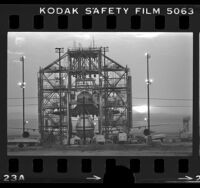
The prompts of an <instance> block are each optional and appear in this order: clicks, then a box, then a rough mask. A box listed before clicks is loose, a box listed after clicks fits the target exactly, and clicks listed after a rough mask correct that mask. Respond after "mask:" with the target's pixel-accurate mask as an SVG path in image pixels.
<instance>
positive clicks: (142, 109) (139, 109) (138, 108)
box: [133, 105, 147, 114]
mask: <svg viewBox="0 0 200 188" xmlns="http://www.w3.org/2000/svg"><path fill="white" fill-rule="evenodd" d="M133 110H134V111H136V112H138V113H141V114H142V113H146V112H147V106H146V105H142V106H134V107H133Z"/></svg>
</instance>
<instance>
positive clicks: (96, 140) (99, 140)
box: [93, 134, 106, 144]
mask: <svg viewBox="0 0 200 188" xmlns="http://www.w3.org/2000/svg"><path fill="white" fill-rule="evenodd" d="M105 142H106V140H105V136H104V135H101V134H97V135H95V136H94V137H93V143H96V144H105Z"/></svg>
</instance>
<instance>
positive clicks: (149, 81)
mask: <svg viewBox="0 0 200 188" xmlns="http://www.w3.org/2000/svg"><path fill="white" fill-rule="evenodd" d="M145 56H146V58H147V59H146V60H147V79H146V84H147V123H148V132H149V136H150V94H149V86H150V84H151V82H152V80H150V79H149V59H150V57H151V56H150V54H149V53H145Z"/></svg>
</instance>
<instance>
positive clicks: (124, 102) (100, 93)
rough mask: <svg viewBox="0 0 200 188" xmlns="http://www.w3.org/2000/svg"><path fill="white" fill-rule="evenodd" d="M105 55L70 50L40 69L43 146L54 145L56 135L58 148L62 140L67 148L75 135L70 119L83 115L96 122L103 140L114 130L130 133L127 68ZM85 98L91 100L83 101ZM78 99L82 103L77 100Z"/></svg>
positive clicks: (96, 50) (96, 51)
mask: <svg viewBox="0 0 200 188" xmlns="http://www.w3.org/2000/svg"><path fill="white" fill-rule="evenodd" d="M107 51H108V47H99V48H97V47H92V48H69V49H68V50H67V51H66V52H65V53H63V54H62V55H60V56H59V58H58V59H56V60H55V61H54V62H52V63H51V64H49V65H48V66H46V67H44V68H40V70H39V73H38V104H39V105H38V116H39V131H40V134H41V141H42V143H45V142H50V141H52V142H54V141H55V140H53V138H55V135H56V137H57V138H58V139H57V140H58V141H59V142H60V144H63V141H64V140H65V139H66V140H67V143H68V144H70V138H71V137H72V134H75V133H74V129H73V125H72V118H74V117H78V116H84V117H85V114H87V116H96V117H97V118H98V124H97V126H98V132H99V134H103V135H105V137H106V138H108V137H109V135H111V134H112V130H114V129H115V130H116V129H118V130H123V131H124V132H127V133H128V132H129V129H130V128H131V126H132V87H131V86H132V83H131V76H130V75H129V68H128V67H127V66H122V65H120V64H119V63H117V62H116V61H114V60H113V59H111V58H109V57H108V56H107V55H106V52H107ZM88 94H90V96H91V98H92V100H85V97H87V95H88ZM81 95H83V97H84V101H83V102H84V103H82V102H81V100H78V97H79V96H81ZM79 106H80V108H78V107H79ZM83 107H84V108H83ZM77 109H78V110H77ZM80 109H82V110H80ZM83 109H84V110H83ZM79 129H80V127H79ZM84 130H85V127H83V131H84ZM53 135H54V136H53Z"/></svg>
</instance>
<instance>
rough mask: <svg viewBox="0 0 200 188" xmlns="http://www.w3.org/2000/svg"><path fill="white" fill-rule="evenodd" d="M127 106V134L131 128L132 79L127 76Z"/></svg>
mask: <svg viewBox="0 0 200 188" xmlns="http://www.w3.org/2000/svg"><path fill="white" fill-rule="evenodd" d="M127 103H128V104H127V105H128V109H127V110H128V113H127V114H128V118H127V119H128V133H129V131H130V128H131V127H132V78H131V76H129V75H128V77H127Z"/></svg>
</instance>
